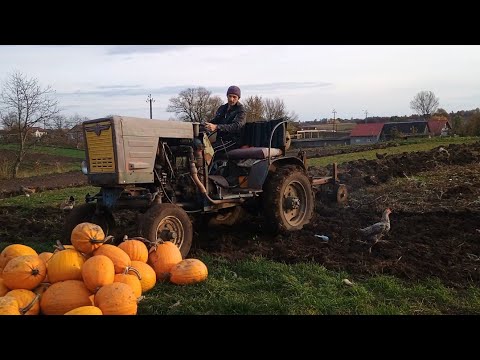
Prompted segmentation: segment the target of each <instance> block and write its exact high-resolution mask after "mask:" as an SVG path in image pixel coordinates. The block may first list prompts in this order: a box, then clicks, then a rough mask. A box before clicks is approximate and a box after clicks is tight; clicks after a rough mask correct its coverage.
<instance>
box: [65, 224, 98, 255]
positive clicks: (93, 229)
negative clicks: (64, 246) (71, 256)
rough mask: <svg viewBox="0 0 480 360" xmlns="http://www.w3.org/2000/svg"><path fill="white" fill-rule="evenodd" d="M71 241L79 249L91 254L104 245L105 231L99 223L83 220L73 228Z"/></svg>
mask: <svg viewBox="0 0 480 360" xmlns="http://www.w3.org/2000/svg"><path fill="white" fill-rule="evenodd" d="M70 241H71V242H72V245H73V246H74V247H75V249H77V250H78V251H80V252H82V253H84V254H91V253H93V251H94V250H95V249H98V248H99V247H100V246H101V245H103V243H104V242H105V233H104V232H103V230H102V228H101V227H100V226H99V225H97V224H93V223H89V222H83V223H80V224H78V225H77V226H75V227H74V228H73V230H72V234H71V237H70Z"/></svg>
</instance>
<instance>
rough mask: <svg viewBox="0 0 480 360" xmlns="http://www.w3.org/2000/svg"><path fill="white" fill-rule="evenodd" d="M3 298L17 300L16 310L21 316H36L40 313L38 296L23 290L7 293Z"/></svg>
mask: <svg viewBox="0 0 480 360" xmlns="http://www.w3.org/2000/svg"><path fill="white" fill-rule="evenodd" d="M5 296H12V297H14V298H15V299H17V302H18V308H19V311H20V314H22V315H38V314H39V313H40V295H38V294H35V293H34V292H33V291H30V290H25V289H15V290H11V291H9V292H8V293H7V294H6V295H5Z"/></svg>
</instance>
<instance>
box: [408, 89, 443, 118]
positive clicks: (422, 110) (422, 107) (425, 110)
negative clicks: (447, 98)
mask: <svg viewBox="0 0 480 360" xmlns="http://www.w3.org/2000/svg"><path fill="white" fill-rule="evenodd" d="M438 105H439V101H438V98H437V97H435V94H434V93H433V92H431V91H420V92H419V93H418V94H417V95H415V97H414V98H413V100H412V101H410V109H412V110H414V111H416V112H417V114H419V115H421V116H423V117H424V118H425V119H428V118H429V117H430V115H431V114H434V113H435V111H437V108H438Z"/></svg>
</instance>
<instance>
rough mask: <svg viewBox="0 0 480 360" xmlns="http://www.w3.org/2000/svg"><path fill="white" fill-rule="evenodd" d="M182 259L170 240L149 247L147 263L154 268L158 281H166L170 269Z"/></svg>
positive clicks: (178, 250)
mask: <svg viewBox="0 0 480 360" xmlns="http://www.w3.org/2000/svg"><path fill="white" fill-rule="evenodd" d="M180 261H182V253H181V252H180V249H179V248H178V247H177V245H175V244H174V243H172V242H171V241H165V242H159V243H156V244H155V245H154V246H153V247H152V248H150V253H149V254H148V262H147V263H148V264H149V265H150V266H151V267H152V268H153V270H155V274H156V275H157V280H158V281H166V280H168V278H169V277H170V270H171V269H172V267H173V266H174V265H176V264H178V263H179V262H180Z"/></svg>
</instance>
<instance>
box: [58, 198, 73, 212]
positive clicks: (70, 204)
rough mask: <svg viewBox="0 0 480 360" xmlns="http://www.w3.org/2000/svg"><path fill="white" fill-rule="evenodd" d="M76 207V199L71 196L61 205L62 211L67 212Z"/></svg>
mask: <svg viewBox="0 0 480 360" xmlns="http://www.w3.org/2000/svg"><path fill="white" fill-rule="evenodd" d="M74 206H75V198H74V197H73V196H70V197H69V198H68V199H66V200H65V201H64V202H63V203H61V204H60V209H62V210H65V211H67V210H72V209H73V207H74Z"/></svg>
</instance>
